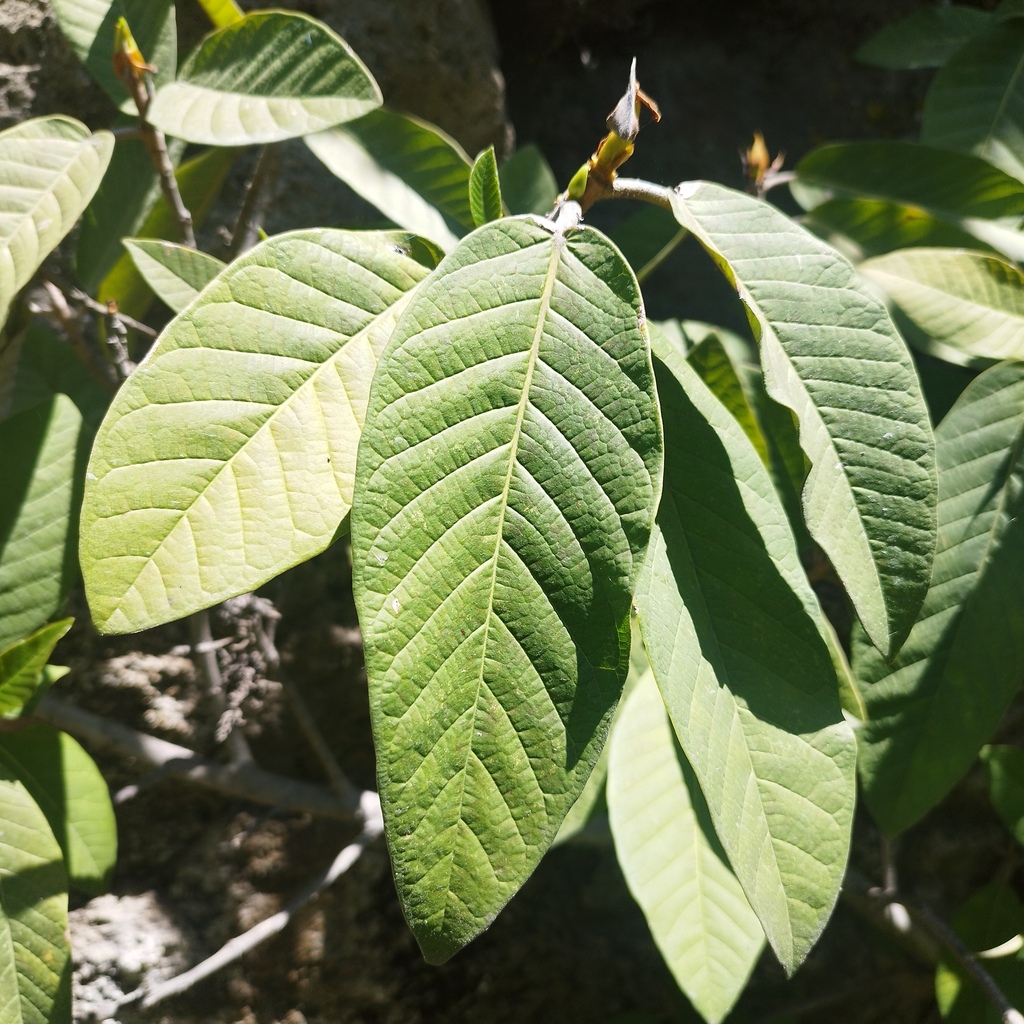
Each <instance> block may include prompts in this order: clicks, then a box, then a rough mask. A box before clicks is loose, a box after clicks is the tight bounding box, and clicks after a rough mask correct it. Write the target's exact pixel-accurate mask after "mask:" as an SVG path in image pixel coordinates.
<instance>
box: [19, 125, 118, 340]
mask: <svg viewBox="0 0 1024 1024" xmlns="http://www.w3.org/2000/svg"><path fill="white" fill-rule="evenodd" d="M113 148H114V137H113V136H112V135H111V134H110V133H109V132H97V133H96V134H95V135H92V134H90V132H89V129H88V128H86V127H85V125H84V124H80V123H79V122H78V121H73V120H72V119H71V118H69V117H40V118H36V119H35V120H32V121H25V122H23V123H22V124H19V125H15V126H14V127H13V128H8V129H7V131H4V132H0V324H2V323H3V321H4V319H5V317H6V316H7V311H8V309H9V308H10V305H11V302H12V301H13V300H14V296H15V294H16V293H17V292H18V290H19V289H20V288H22V287H23V286H24V285H26V284H27V283H28V282H29V280H31V278H32V275H33V274H34V273H35V272H36V269H37V268H38V266H39V264H40V263H42V262H43V260H44V258H45V257H46V256H47V255H48V254H49V253H50V251H51V250H52V249H55V248H56V247H57V244H58V243H59V242H60V241H61V239H62V238H63V237H64V236H65V235H66V234H67V233H68V232H69V231H70V230H71V227H72V225H73V224H74V223H75V221H76V220H78V218H79V217H80V216H81V214H82V211H83V210H84V209H85V207H86V206H87V205H88V203H89V200H90V199H91V198H92V196H93V193H94V192H95V191H96V188H97V186H98V185H99V183H100V179H101V178H102V177H103V172H104V171H105V170H106V167H107V164H108V163H109V161H110V154H111V152H112V151H113Z"/></svg>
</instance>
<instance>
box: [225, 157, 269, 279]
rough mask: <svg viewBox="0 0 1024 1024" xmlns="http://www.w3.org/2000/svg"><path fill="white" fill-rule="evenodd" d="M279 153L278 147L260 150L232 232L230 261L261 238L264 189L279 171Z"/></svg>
mask: <svg viewBox="0 0 1024 1024" xmlns="http://www.w3.org/2000/svg"><path fill="white" fill-rule="evenodd" d="M277 153H278V151H277V147H276V146H264V147H263V149H262V150H260V155H259V159H258V160H257V161H256V168H255V170H254V171H253V173H252V179H251V180H250V182H249V184H248V186H247V187H246V190H245V197H244V199H243V200H242V206H241V209H239V211H238V217H237V218H236V219H235V226H234V228H233V229H232V231H231V241H230V242H229V243H228V251H227V255H228V258H229V259H234V258H235V257H236V256H237V255H238V254H239V253H243V252H245V251H246V250H247V249H251V248H252V247H253V246H254V245H255V244H256V241H257V239H258V238H259V232H258V230H257V229H258V227H259V223H260V221H261V220H262V218H263V213H264V212H265V211H264V206H265V192H264V189H265V186H266V184H267V182H269V181H270V180H271V178H272V177H273V175H274V172H275V170H276V169H277Z"/></svg>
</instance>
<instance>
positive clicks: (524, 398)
mask: <svg viewBox="0 0 1024 1024" xmlns="http://www.w3.org/2000/svg"><path fill="white" fill-rule="evenodd" d="M564 248H565V235H563V234H561V233H556V234H555V235H553V236H552V240H551V256H550V257H549V258H548V267H547V272H546V274H545V277H544V289H543V291H542V292H541V297H540V304H539V307H538V310H537V325H536V327H535V328H534V331H533V340H532V342H531V345H530V351H529V354H528V356H527V363H526V378H525V380H524V381H523V392H522V394H521V395H520V397H519V406H518V408H517V410H516V420H515V424H514V425H513V428H512V440H511V443H510V445H509V454H508V468H507V469H506V471H505V481H504V484H503V486H502V490H501V495H500V500H499V505H498V522H497V526H496V528H495V531H494V533H495V538H494V552H493V554H492V555H491V579H490V584H489V588H488V595H487V606H486V612H485V615H486V617H485V620H484V635H483V638H482V640H481V643H480V666H479V669H478V671H477V678H476V692H475V694H474V697H473V710H472V714H471V716H470V721H469V735H470V736H473V735H474V733H475V731H476V716H477V714H478V711H479V707H480V692H481V690H482V689H483V686H484V667H485V664H486V660H487V642H488V638H489V635H490V628H491V619H492V617H493V615H494V594H495V590H496V587H497V581H498V559H499V556H500V554H501V545H502V541H503V539H504V538H503V533H504V526H505V511H506V509H507V508H508V497H509V492H510V491H511V489H512V477H513V475H514V473H515V468H516V462H517V458H518V453H519V439H520V437H521V436H522V431H523V421H524V420H525V418H526V410H527V407H528V406H529V404H530V391H531V388H532V384H533V371H534V368H535V367H536V365H537V361H538V359H539V358H540V341H541V338H542V337H543V334H544V324H545V322H546V320H547V316H548V310H549V309H550V307H551V295H552V293H553V291H554V287H555V278H556V276H557V270H558V264H559V261H560V259H561V256H562V252H563V250H564ZM473 747H474V744H473V743H472V742H470V743H468V744H467V745H466V756H465V758H464V760H463V764H462V768H461V770H460V772H459V774H460V778H461V784H460V787H459V806H458V818H457V822H461V821H463V813H462V812H463V807H464V805H465V797H466V779H467V777H468V775H469V761H470V758H471V757H474V756H475V754H474V749H473ZM471 831H472V830H471ZM455 854H456V851H455V850H452V852H451V853H450V854H449V855H448V870H447V877H446V879H445V890H446V896H450V895H451V873H452V865H453V863H454V860H455ZM448 907H449V902H448V899H447V898H446V899H445V902H444V910H443V911H442V917H441V922H442V927H443V924H444V921H445V919H446V918H447V916H448Z"/></svg>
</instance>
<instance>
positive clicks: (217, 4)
mask: <svg viewBox="0 0 1024 1024" xmlns="http://www.w3.org/2000/svg"><path fill="white" fill-rule="evenodd" d="M199 4H200V6H201V7H202V8H203V10H204V11H205V12H206V16H207V17H208V18H209V19H210V21H212V22H213V24H214V25H216V27H217V28H224V27H225V26H227V25H233V24H234V23H235V22H236V21H241V20H242V18H244V17H245V12H244V11H243V10H242V8H241V7H239V6H238V4H237V3H235V0H199Z"/></svg>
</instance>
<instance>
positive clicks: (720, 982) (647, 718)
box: [608, 673, 764, 1024]
mask: <svg viewBox="0 0 1024 1024" xmlns="http://www.w3.org/2000/svg"><path fill="white" fill-rule="evenodd" d="M608 745H609V747H610V755H609V767H608V811H609V817H610V819H611V826H612V835H613V836H614V837H615V852H616V854H617V856H618V859H619V864H620V866H621V867H622V873H623V874H624V875H625V877H626V882H627V884H628V885H629V888H630V891H631V892H632V893H633V895H634V897H635V898H636V901H637V902H638V903H639V904H640V907H641V909H642V910H643V912H644V916H645V917H646V918H647V923H648V925H649V926H650V929H651V934H652V935H653V936H654V941H655V942H656V943H657V944H658V948H659V949H660V950H661V954H662V956H663V957H664V958H665V963H666V964H667V965H668V968H669V970H670V971H671V972H672V974H673V976H674V977H675V979H676V981H677V982H678V983H679V987H680V988H681V989H682V990H683V991H684V992H685V993H686V995H687V997H688V998H689V1000H690V1002H692V1003H693V1005H694V1007H695V1008H696V1009H697V1011H698V1012H699V1013H700V1015H701V1016H702V1017H703V1018H704V1019H705V1020H706V1021H708V1024H718V1022H719V1021H721V1020H722V1018H723V1017H725V1015H726V1014H727V1013H728V1012H729V1010H730V1009H732V1005H733V1003H734V1002H735V1001H736V999H737V997H738V996H739V994H740V992H741V991H742V990H743V986H744V985H745V984H746V981H747V978H748V977H749V975H750V972H751V970H752V969H753V967H754V964H755V963H756V961H757V958H758V955H759V954H760V952H761V949H762V947H763V946H764V932H763V931H762V929H761V926H760V924H759V923H758V920H757V915H756V914H755V913H754V912H753V910H751V909H750V904H749V903H748V902H747V898H746V897H745V896H744V895H743V890H742V888H740V884H739V882H738V881H737V880H736V876H735V875H734V874H733V873H732V869H731V868H730V867H729V862H728V860H727V859H726V857H725V854H724V853H723V852H722V849H721V846H720V845H719V843H718V841H717V839H716V838H715V834H714V830H713V828H712V825H711V819H710V816H709V814H708V809H707V804H706V803H705V801H704V797H703V795H702V794H701V791H700V789H699V787H698V785H697V780H696V778H695V777H694V774H693V769H692V768H691V767H690V765H689V763H688V762H687V760H686V758H685V757H684V756H683V752H682V751H681V750H680V749H679V745H678V743H677V742H676V739H675V736H674V735H673V733H672V726H671V724H670V723H669V719H668V715H667V714H666V713H665V705H664V703H663V702H662V699H661V694H660V693H659V692H658V687H657V684H656V683H655V681H654V677H653V675H651V674H650V673H648V674H647V675H645V676H644V677H643V678H642V679H641V680H640V682H639V683H638V684H637V686H636V688H635V689H634V691H633V692H632V693H631V694H630V695H629V697H628V698H627V699H626V701H625V703H624V705H623V708H622V712H621V714H620V715H619V718H618V721H617V722H616V723H615V728H614V730H613V731H612V735H611V739H610V740H609V744H608Z"/></svg>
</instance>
